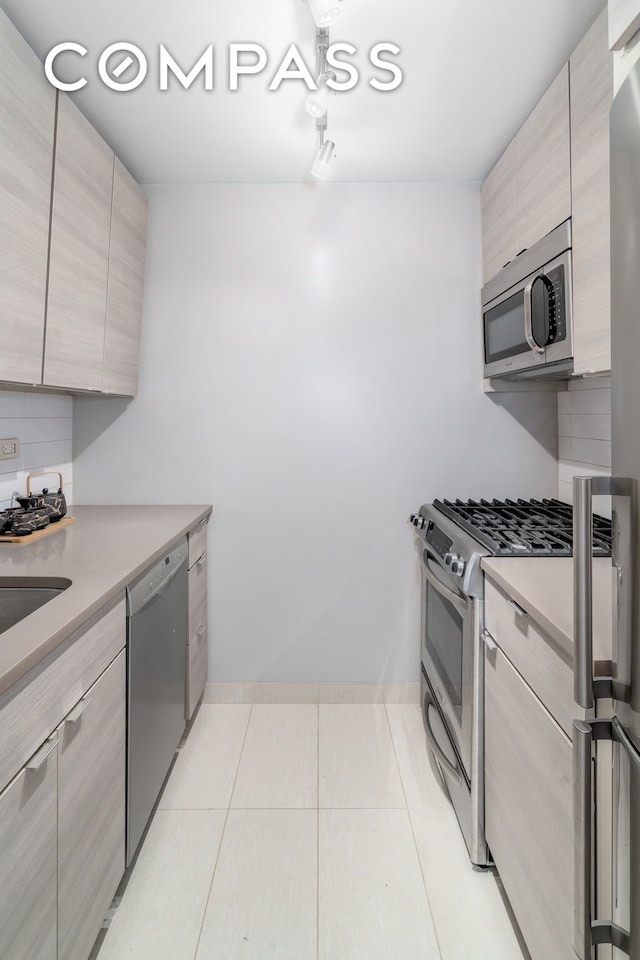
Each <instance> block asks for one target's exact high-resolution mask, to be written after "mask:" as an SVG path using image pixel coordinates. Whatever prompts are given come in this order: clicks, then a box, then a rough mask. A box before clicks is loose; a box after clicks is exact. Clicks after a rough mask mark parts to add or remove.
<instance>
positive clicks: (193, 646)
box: [185, 620, 208, 720]
mask: <svg viewBox="0 0 640 960" xmlns="http://www.w3.org/2000/svg"><path fill="white" fill-rule="evenodd" d="M207 666H208V652H207V621H206V620H205V621H204V622H203V623H201V624H200V626H199V627H198V629H197V630H196V634H195V637H193V639H192V640H191V643H190V644H189V645H188V646H187V705H186V712H185V717H186V719H187V720H190V719H191V717H192V716H193V712H194V710H195V708H196V707H197V705H198V700H199V699H200V697H201V696H202V694H203V692H204V688H205V686H206V683H207Z"/></svg>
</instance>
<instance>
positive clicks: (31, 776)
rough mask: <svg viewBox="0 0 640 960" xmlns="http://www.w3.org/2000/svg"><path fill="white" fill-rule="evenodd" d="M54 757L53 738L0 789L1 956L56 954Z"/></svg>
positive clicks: (7, 959)
mask: <svg viewBox="0 0 640 960" xmlns="http://www.w3.org/2000/svg"><path fill="white" fill-rule="evenodd" d="M50 746H51V744H50V743H47V744H44V745H43V746H42V748H41V750H42V753H43V754H46V753H47V751H48V750H49V748H50ZM39 753H40V751H38V753H36V755H35V756H34V757H33V758H32V761H30V763H31V762H33V763H34V764H37V763H40V760H39V759H38V754H39ZM56 759H57V747H56V744H55V743H54V744H53V750H52V751H51V752H50V753H49V754H48V756H46V758H45V759H43V761H42V763H41V765H40V766H39V767H38V769H29V768H28V767H25V768H24V769H23V770H21V771H20V773H19V774H18V775H17V777H16V778H15V779H14V780H12V781H11V783H10V784H9V785H8V786H7V787H6V789H5V790H4V791H3V792H2V793H0V864H1V865H2V866H1V871H2V872H1V875H0V957H2V960H56V859H57V844H56V836H57V828H56V821H57V806H56V793H57V772H56V770H57V768H56Z"/></svg>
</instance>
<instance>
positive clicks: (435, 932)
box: [384, 703, 443, 960]
mask: <svg viewBox="0 0 640 960" xmlns="http://www.w3.org/2000/svg"><path fill="white" fill-rule="evenodd" d="M387 706H388V705H387V704H386V703H385V705H384V714H385V717H386V718H387V726H388V727H389V736H390V737H391V743H392V745H393V753H394V756H395V758H396V763H397V765H398V774H399V776H400V784H401V786H402V795H403V797H404V803H405V810H406V811H407V817H408V819H409V828H410V830H411V836H412V837H413V845H414V847H415V851H416V857H417V858H418V866H419V867H420V875H421V876H422V884H423V886H424V894H425V897H426V900H427V907H428V908H429V916H430V917H431V925H432V926H433V933H434V936H435V938H436V947H437V948H438V960H443V953H442V946H441V944H440V937H439V936H438V928H437V926H436V921H435V917H434V915H433V908H432V906H431V899H430V897H429V890H428V888H427V878H426V877H425V875H424V868H423V866H422V858H421V856H420V851H419V849H418V841H417V840H416V832H415V829H414V826H413V818H412V817H411V808H410V807H409V804H408V803H407V794H406V791H405V788H404V778H403V776H402V767H401V766H400V761H399V760H398V751H397V750H396V742H395V740H394V737H393V729H392V727H391V721H390V720H389V711H388V710H387ZM425 749H426V744H425Z"/></svg>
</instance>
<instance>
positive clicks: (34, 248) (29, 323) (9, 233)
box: [0, 11, 56, 383]
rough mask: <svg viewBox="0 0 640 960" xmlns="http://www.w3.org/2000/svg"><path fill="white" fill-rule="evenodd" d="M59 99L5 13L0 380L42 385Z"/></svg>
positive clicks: (1, 37)
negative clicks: (57, 101)
mask: <svg viewBox="0 0 640 960" xmlns="http://www.w3.org/2000/svg"><path fill="white" fill-rule="evenodd" d="M55 106H56V97H55V92H54V90H53V89H52V87H51V86H50V85H49V84H48V83H47V81H46V80H45V77H44V73H43V70H42V64H41V63H40V61H39V60H38V58H37V57H36V55H35V54H34V53H33V52H32V51H31V50H30V49H29V47H28V46H27V44H26V43H25V42H24V40H23V39H22V37H21V36H20V34H19V33H18V32H17V30H16V29H15V28H14V27H13V25H12V24H11V23H10V21H9V20H8V19H7V17H6V16H5V15H4V14H3V13H2V12H1V11H0V330H1V331H2V350H1V351H0V379H1V380H12V381H21V382H23V383H40V381H41V379H42V342H43V333H44V313H45V297H46V284H47V253H48V245H49V212H50V204H51V169H52V160H53V136H54V124H55Z"/></svg>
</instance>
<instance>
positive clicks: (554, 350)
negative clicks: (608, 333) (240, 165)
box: [482, 220, 573, 379]
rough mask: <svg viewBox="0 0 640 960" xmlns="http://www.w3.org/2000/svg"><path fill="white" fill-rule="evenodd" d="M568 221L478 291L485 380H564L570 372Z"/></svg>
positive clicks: (569, 247) (571, 365)
mask: <svg viewBox="0 0 640 960" xmlns="http://www.w3.org/2000/svg"><path fill="white" fill-rule="evenodd" d="M571 290H572V276H571V221H570V220H567V221H566V222H565V223H562V224H561V225H560V226H559V227H556V229H555V230H553V231H552V232H551V233H549V234H547V236H546V237H544V238H543V239H542V240H540V241H539V242H538V243H536V244H535V245H534V246H532V247H529V248H528V249H527V250H524V251H523V252H522V253H521V254H519V255H518V256H517V257H515V258H514V260H512V261H511V262H510V263H508V264H507V265H506V266H504V267H503V268H502V270H501V271H500V272H499V273H498V274H496V276H495V277H493V279H491V280H490V281H489V282H488V283H486V284H485V286H484V287H483V288H482V316H483V331H484V375H485V377H506V378H509V379H529V378H534V377H536V378H538V377H539V378H543V377H546V378H550V377H566V376H567V375H568V374H569V373H570V372H571V371H572V370H573V323H572V312H571V306H572V298H571Z"/></svg>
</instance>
